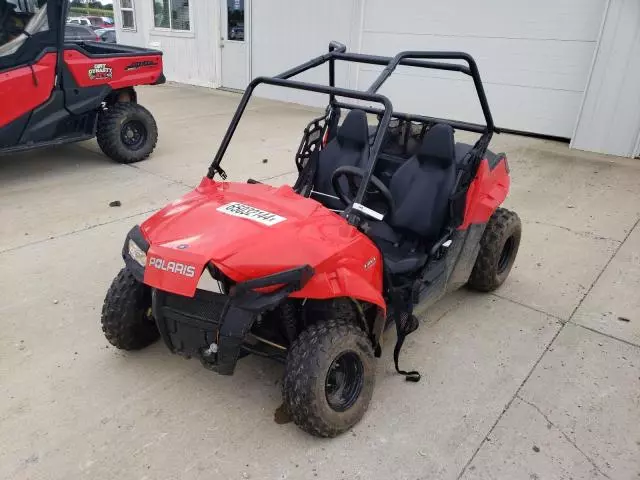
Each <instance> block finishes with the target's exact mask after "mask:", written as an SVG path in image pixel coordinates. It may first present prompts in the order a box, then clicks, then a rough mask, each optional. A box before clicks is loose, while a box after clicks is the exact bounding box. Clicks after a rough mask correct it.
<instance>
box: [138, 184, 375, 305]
mask: <svg viewBox="0 0 640 480" xmlns="http://www.w3.org/2000/svg"><path fill="white" fill-rule="evenodd" d="M231 202H239V203H242V204H244V205H250V206H251V207H254V208H258V209H261V210H264V211H266V212H270V213H273V214H276V215H279V216H281V217H284V218H285V220H283V221H280V222H279V223H277V224H274V225H264V224H262V223H259V222H258V221H255V220H251V219H248V218H242V217H237V216H233V215H230V214H228V213H223V212H221V211H219V210H218V209H219V208H221V207H222V206H224V205H227V204H229V203H231ZM141 229H142V233H143V235H144V236H145V237H146V238H147V240H148V241H149V243H150V244H151V247H150V248H149V251H148V252H147V266H146V268H145V276H144V282H145V283H146V284H147V285H150V286H152V287H155V288H159V289H161V290H165V291H169V292H173V293H178V294H181V295H185V296H193V295H194V293H195V290H196V287H197V285H198V281H199V279H200V275H201V273H202V271H203V270H204V269H205V267H206V264H207V263H209V262H212V263H213V264H214V265H216V266H217V267H218V268H219V269H220V270H221V271H222V272H224V274H225V275H227V276H228V277H230V278H231V279H233V280H235V281H244V280H249V279H253V278H258V277H262V276H265V275H269V274H273V273H278V272H282V271H284V270H288V269H291V268H295V267H300V266H303V265H306V264H308V265H311V266H312V267H313V268H314V270H315V275H314V276H313V278H312V279H311V280H310V281H309V282H308V283H307V284H306V286H305V287H304V288H303V289H302V290H300V291H298V292H296V293H295V294H294V295H293V296H295V297H300V298H331V297H339V296H349V297H353V298H357V299H360V300H364V301H368V302H371V303H374V304H376V305H378V306H380V307H381V308H382V309H385V302H384V299H383V298H382V293H381V292H382V261H381V259H380V254H379V251H378V249H377V247H376V246H375V245H374V243H373V242H372V241H371V240H369V238H367V237H366V236H365V235H364V234H362V233H360V232H359V231H358V230H357V229H356V228H354V227H352V226H351V225H349V224H348V223H347V222H346V221H345V220H344V219H343V218H342V217H340V216H339V215H337V214H335V213H333V212H331V211H330V210H328V209H326V208H325V207H323V206H322V205H321V204H320V203H318V202H316V201H314V200H311V199H308V198H304V197H302V196H300V195H298V194H296V193H295V192H294V191H293V190H292V189H291V187H289V186H282V187H279V188H274V187H271V186H268V185H262V184H253V185H252V184H245V183H232V182H229V183H227V182H216V181H214V180H210V179H208V178H204V179H203V180H202V182H201V183H200V185H199V186H198V188H196V189H195V190H194V191H192V192H190V193H188V194H186V195H185V196H184V197H182V198H181V199H179V200H177V201H175V202H173V203H171V204H169V205H168V206H167V207H165V208H164V209H163V210H161V211H160V212H158V213H156V214H155V215H153V216H152V217H151V218H149V219H148V220H147V221H145V222H144V223H143V224H142V225H141ZM152 259H154V260H153V262H156V264H158V263H159V264H160V265H162V266H167V265H168V264H169V262H172V265H173V266H175V265H181V266H180V267H179V270H181V271H187V268H190V267H193V268H194V270H195V275H193V276H187V275H185V274H183V273H176V272H175V271H173V272H172V271H169V270H171V269H173V267H171V268H170V269H166V268H156V267H153V266H150V262H152ZM158 259H160V260H158Z"/></svg>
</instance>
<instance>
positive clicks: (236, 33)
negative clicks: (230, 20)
mask: <svg viewBox="0 0 640 480" xmlns="http://www.w3.org/2000/svg"><path fill="white" fill-rule="evenodd" d="M229 40H239V41H241V40H244V25H236V26H235V27H231V30H230V31H229Z"/></svg>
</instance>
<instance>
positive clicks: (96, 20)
mask: <svg viewBox="0 0 640 480" xmlns="http://www.w3.org/2000/svg"><path fill="white" fill-rule="evenodd" d="M87 20H89V22H90V23H91V26H92V27H96V28H106V27H108V26H111V25H109V24H107V22H105V21H104V17H97V16H95V15H91V16H87Z"/></svg>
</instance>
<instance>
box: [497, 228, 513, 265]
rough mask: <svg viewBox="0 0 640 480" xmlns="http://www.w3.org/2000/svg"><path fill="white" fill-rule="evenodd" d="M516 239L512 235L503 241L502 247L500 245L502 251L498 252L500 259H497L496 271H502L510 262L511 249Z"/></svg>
mask: <svg viewBox="0 0 640 480" xmlns="http://www.w3.org/2000/svg"><path fill="white" fill-rule="evenodd" d="M515 245H516V241H515V239H514V238H513V236H511V237H509V238H507V241H506V242H504V247H502V252H500V259H499V260H498V273H503V272H504V271H505V270H506V269H507V267H508V266H509V263H511V257H512V255H513V250H514V249H515Z"/></svg>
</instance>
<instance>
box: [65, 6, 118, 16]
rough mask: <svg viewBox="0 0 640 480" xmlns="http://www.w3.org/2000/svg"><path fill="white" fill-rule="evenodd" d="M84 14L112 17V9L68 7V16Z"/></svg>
mask: <svg viewBox="0 0 640 480" xmlns="http://www.w3.org/2000/svg"><path fill="white" fill-rule="evenodd" d="M84 15H95V16H97V17H111V18H114V15H113V10H103V9H101V8H82V7H71V8H70V9H69V16H70V17H73V16H84Z"/></svg>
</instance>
